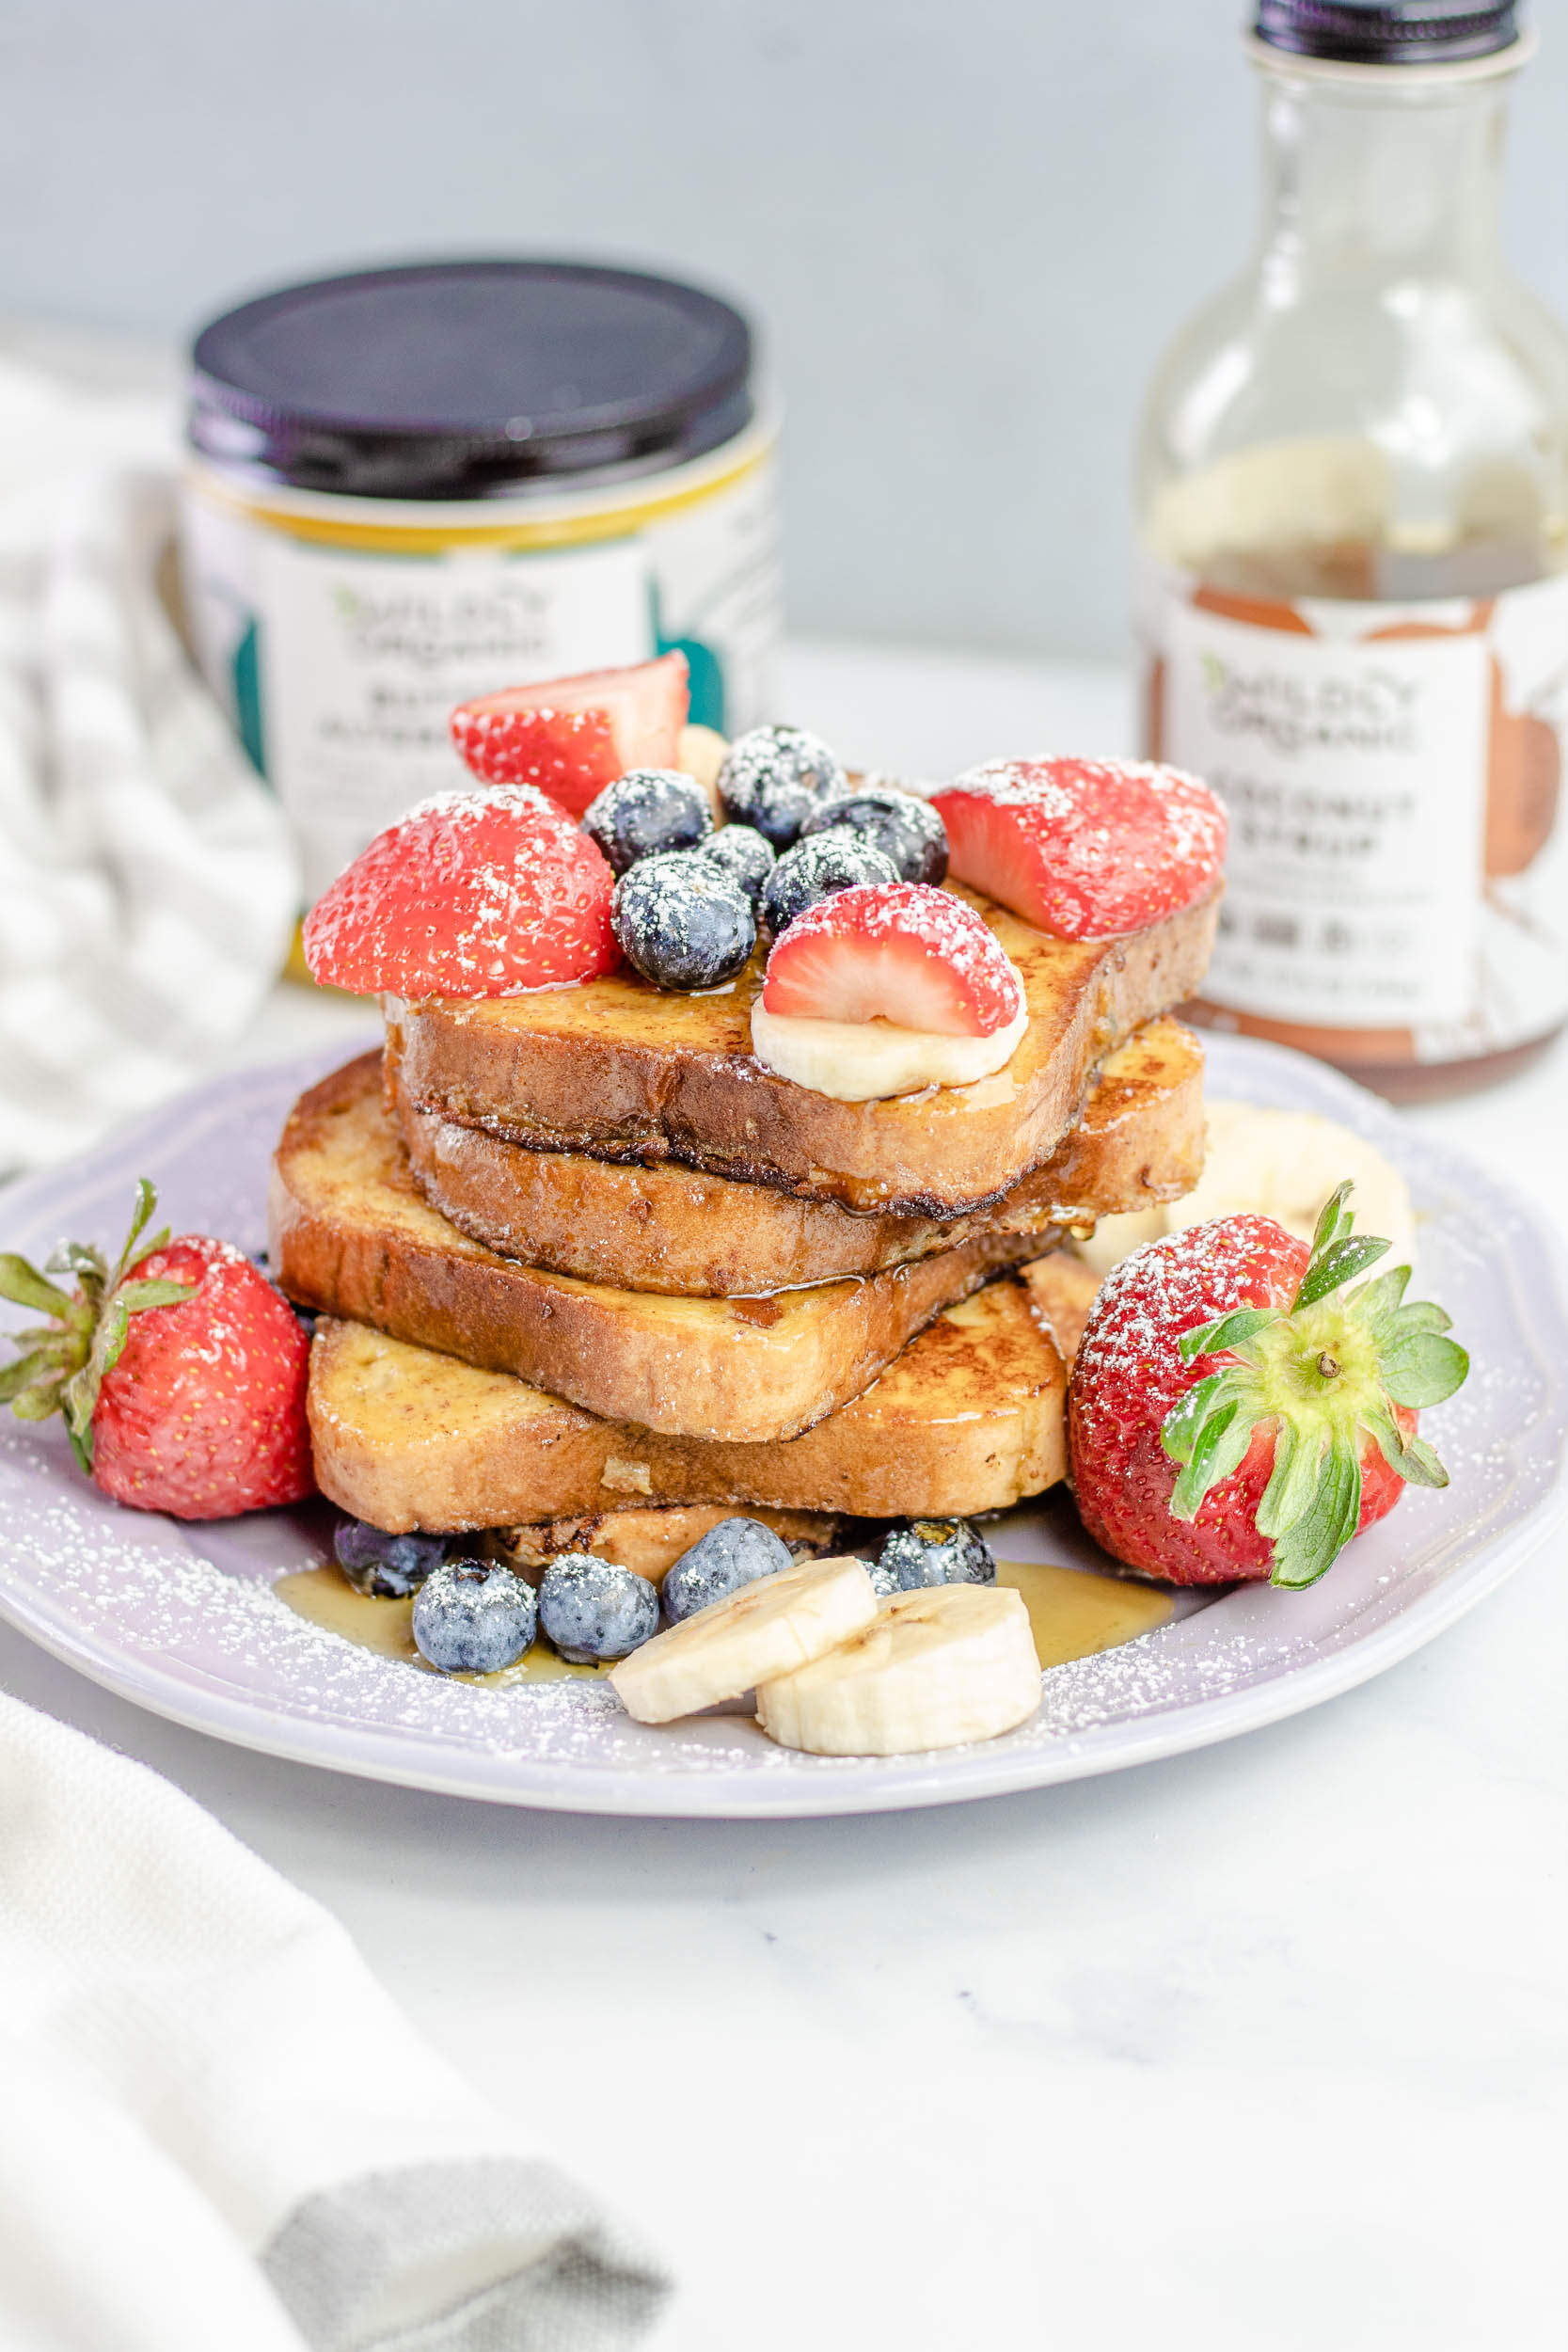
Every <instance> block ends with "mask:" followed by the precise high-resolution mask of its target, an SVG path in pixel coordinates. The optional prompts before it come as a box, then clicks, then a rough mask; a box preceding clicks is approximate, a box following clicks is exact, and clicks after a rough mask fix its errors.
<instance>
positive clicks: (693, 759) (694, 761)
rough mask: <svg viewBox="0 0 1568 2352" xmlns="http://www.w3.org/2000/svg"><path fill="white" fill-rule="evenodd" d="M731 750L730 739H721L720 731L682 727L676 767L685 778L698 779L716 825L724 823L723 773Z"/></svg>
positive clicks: (708, 728)
mask: <svg viewBox="0 0 1568 2352" xmlns="http://www.w3.org/2000/svg"><path fill="white" fill-rule="evenodd" d="M729 748H730V746H729V740H728V739H727V737H725V736H722V735H721V734H720V733H719V730H718V728H717V727H682V729H681V732H680V741H679V744H678V745H677V747H676V751H675V765H676V767H677V768H678V769H680V770H681V771H682V773H683V774H685V775H688V776H692V777H694V778H695V779H696V781H697V782H698V783H699V784H700V785H701V786H702V787H703V790H704V791H705V793H706V794H707V799H708V806H709V807H710V808H711V809H712V811H713V821H714V823H715V824H716V825H721V824H722V823H723V821H724V807H723V803H722V802H721V800H720V798H719V771H720V769H721V768H722V766H723V765H724V755H725V753H726V752H727V751H728V750H729Z"/></svg>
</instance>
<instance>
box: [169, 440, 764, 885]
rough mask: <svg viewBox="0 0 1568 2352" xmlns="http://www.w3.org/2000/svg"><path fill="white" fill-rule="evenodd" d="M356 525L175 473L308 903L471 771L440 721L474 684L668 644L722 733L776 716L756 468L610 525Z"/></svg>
mask: <svg viewBox="0 0 1568 2352" xmlns="http://www.w3.org/2000/svg"><path fill="white" fill-rule="evenodd" d="M462 511H463V517H464V519H465V521H468V520H470V518H471V516H472V513H473V510H472V509H471V508H467V507H466V508H464V509H463V510H462ZM436 512H437V513H438V510H436ZM357 536H358V538H359V539H361V540H363V539H365V538H369V539H370V541H371V544H370V545H369V546H364V545H361V544H350V543H347V542H348V540H349V534H348V533H347V532H345V534H344V538H345V544H334V543H333V542H332V540H331V539H330V538H325V539H324V538H323V537H322V536H321V535H319V532H312V533H311V534H310V535H303V534H300V533H298V532H293V531H291V530H290V529H289V528H288V527H287V522H286V518H283V517H279V516H277V515H276V514H272V513H268V512H263V511H246V510H245V508H244V506H243V505H239V504H236V503H235V502H232V501H227V500H224V499H219V498H214V497H212V496H209V495H207V494H206V493H205V491H204V488H203V485H202V482H201V478H200V477H199V476H198V477H197V479H196V480H195V481H194V482H193V483H192V484H191V485H188V486H187V495H186V497H185V500H184V510H183V520H182V566H183V572H184V580H185V590H186V597H187V602H188V605H189V607H190V612H191V618H192V625H193V630H194V633H195V636H196V638H197V644H198V657H199V659H200V661H201V665H202V669H203V672H204V674H205V675H206V676H207V677H208V679H209V681H210V682H211V683H212V684H213V686H214V689H215V690H216V691H217V692H218V693H219V695H220V697H221V698H222V699H223V700H224V701H225V703H226V704H227V706H228V707H229V709H230V715H231V717H232V718H233V720H234V723H235V724H236V725H237V726H238V728H239V730H240V733H241V735H242V736H243V737H244V739H245V743H246V746H247V748H248V750H249V751H250V754H251V756H252V758H253V759H254V760H255V762H256V764H257V766H258V767H259V768H260V769H261V772H262V773H263V774H264V775H265V776H266V778H267V780H268V781H269V783H271V784H272V785H273V787H274V788H275V789H276V790H277V794H278V796H279V798H280V799H281V800H282V802H283V804H284V806H285V807H286V808H287V810H288V811H289V814H290V816H291V818H293V825H294V830H295V834H296V837H297V839H298V843H299V849H300V855H301V861H302V866H303V870H304V882H305V892H306V898H307V901H308V902H309V900H311V899H314V898H317V897H319V896H320V894H321V892H322V891H323V890H324V889H325V886H326V884H327V883H328V882H330V881H331V880H332V878H333V876H334V875H335V874H337V873H339V872H341V869H342V867H343V866H346V865H347V864H348V862H349V861H350V859H351V858H354V857H356V856H357V854H358V852H359V851H360V850H362V849H363V848H364V846H365V844H366V843H367V842H368V841H369V840H371V839H372V836H373V835H374V834H377V833H379V832H380V831H381V829H382V828H383V827H384V826H385V825H388V824H389V823H391V822H392V821H393V819H394V818H397V817H399V816H401V815H402V814H403V812H404V810H405V809H407V808H409V807H410V806H412V804H413V803H415V802H416V801H419V800H421V799H423V798H424V797H425V796H426V795H427V794H429V793H432V792H438V791H445V790H452V789H456V790H461V789H462V788H463V787H465V785H467V784H468V783H469V782H471V779H470V778H469V776H468V773H467V770H466V769H465V768H464V767H463V766H462V764H461V763H460V761H459V760H458V757H457V755H456V753H455V752H454V751H453V750H452V748H451V740H450V739H449V736H448V732H447V721H448V717H449V715H450V713H451V710H452V708H453V707H454V706H455V705H456V704H458V703H460V702H466V701H467V700H468V699H469V697H470V696H472V695H475V694H485V693H492V692H495V691H497V690H498V689H499V688H502V687H506V686H518V685H526V684H527V683H529V682H530V681H531V680H532V679H536V678H547V677H563V676H567V675H572V674H573V673H575V672H578V671H583V670H599V669H607V668H611V667H614V666H616V665H619V664H621V663H626V662H634V661H644V660H648V659H649V658H650V657H651V656H652V655H654V654H656V653H662V652H666V651H669V650H671V649H672V648H676V649H678V650H679V651H681V652H682V653H684V654H685V655H686V658H687V661H688V664H689V669H690V675H691V717H692V719H693V720H694V721H697V722H700V723H704V724H706V725H710V726H717V727H719V728H721V730H724V731H727V732H731V733H734V732H737V731H739V730H740V729H741V728H743V727H747V726H752V725H754V724H755V723H757V722H758V721H759V720H761V719H762V718H764V717H766V716H767V715H768V694H769V691H770V678H769V675H768V671H769V665H770V661H771V657H772V654H773V650H774V646H775V644H776V641H777V636H778V612H779V582H778V562H777V552H776V546H775V532H774V519H773V491H772V481H771V469H770V467H769V466H768V464H767V463H766V462H765V463H762V464H759V465H757V466H754V467H752V469H749V470H748V471H747V472H745V473H744V474H742V475H741V476H740V477H739V478H738V479H735V480H732V481H730V482H727V483H724V484H722V485H718V486H716V487H715V488H714V489H713V490H712V491H711V492H708V493H707V494H705V495H704V496H702V497H701V498H699V499H693V500H691V501H689V502H687V503H685V504H683V505H682V506H681V508H680V510H679V511H678V512H675V513H672V514H669V515H664V516H658V517H657V519H654V520H650V521H649V522H648V523H646V524H644V525H643V526H642V527H641V528H640V529H637V530H634V531H631V532H626V533H625V534H624V535H622V536H619V537H614V538H609V539H600V540H596V541H595V540H594V539H593V538H592V536H585V539H584V542H583V543H580V544H576V545H565V546H549V547H538V546H521V547H506V546H499V547H498V546H493V545H477V546H476V545H472V544H460V545H455V546H453V547H452V548H450V549H445V550H438V551H436V552H431V553H426V552H419V553H412V554H411V553H408V552H406V551H404V550H403V549H401V548H397V547H395V546H389V547H388V549H387V551H385V552H383V551H382V550H381V549H380V548H377V547H376V546H375V544H374V539H375V533H374V532H373V531H372V532H365V531H364V530H362V529H361V530H360V531H359V532H358V534H357ZM456 536H457V532H455V530H454V537H456Z"/></svg>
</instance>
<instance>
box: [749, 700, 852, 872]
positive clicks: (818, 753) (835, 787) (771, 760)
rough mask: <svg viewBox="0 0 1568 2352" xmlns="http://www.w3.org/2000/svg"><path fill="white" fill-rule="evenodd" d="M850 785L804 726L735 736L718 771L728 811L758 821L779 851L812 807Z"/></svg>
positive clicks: (761, 729) (825, 748) (760, 829)
mask: <svg viewBox="0 0 1568 2352" xmlns="http://www.w3.org/2000/svg"><path fill="white" fill-rule="evenodd" d="M847 788H848V779H847V776H846V775H845V772H844V771H843V769H842V768H841V767H840V766H839V764H838V761H837V760H836V759H835V758H834V757H833V755H832V752H831V751H830V750H829V749H828V746H827V745H826V743H824V742H822V741H820V740H819V739H818V738H817V737H816V736H815V735H808V734H807V733H806V730H805V728H804V727H753V728H752V731H751V733H750V735H740V736H736V739H735V741H734V742H733V743H732V744H731V745H730V748H729V750H728V752H727V753H726V754H725V756H724V764H723V766H722V767H721V769H720V771H719V797H720V799H721V801H722V802H723V803H724V811H725V814H726V815H727V816H729V817H733V818H737V819H738V820H739V822H740V823H741V824H743V825H754V826H755V827H756V829H757V831H758V833H760V834H766V835H767V837H768V840H769V841H770V842H771V843H772V844H773V847H774V849H775V850H787V849H788V847H789V845H790V843H791V842H792V841H793V840H794V839H795V837H796V835H797V834H799V832H800V828H801V826H802V825H803V824H804V823H805V821H806V818H808V817H809V816H811V815H812V813H813V811H814V810H816V809H817V808H819V807H820V806H821V804H822V803H823V802H824V801H825V800H828V799H831V798H832V797H833V796H835V795H837V794H840V793H843V792H845V791H847Z"/></svg>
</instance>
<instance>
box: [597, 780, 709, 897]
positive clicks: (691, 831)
mask: <svg viewBox="0 0 1568 2352" xmlns="http://www.w3.org/2000/svg"><path fill="white" fill-rule="evenodd" d="M582 830H583V832H584V833H585V834H587V835H588V837H589V839H590V841H596V842H597V843H598V845H599V847H600V849H601V850H603V851H604V853H605V855H606V857H607V858H608V859H609V860H610V865H611V866H612V867H613V868H614V870H615V872H616V873H617V874H624V873H625V872H626V868H627V866H635V865H636V863H637V861H638V859H639V858H640V857H651V856H652V854H653V853H654V851H655V850H691V849H695V848H696V846H697V844H698V842H699V841H702V840H705V838H706V836H707V835H708V834H710V833H711V832H712V831H713V811H712V809H711V807H710V806H709V805H708V797H707V794H706V793H705V791H704V790H703V787H702V786H701V785H700V784H699V783H698V782H697V780H696V778H695V776H685V775H682V774H681V773H680V772H679V771H678V770H677V769H674V768H632V769H628V771H627V772H626V774H625V775H624V776H621V777H618V778H617V780H616V781H615V783H614V784H607V785H606V786H605V788H604V790H603V791H602V792H601V793H600V794H599V796H598V798H597V799H596V800H593V801H590V802H589V803H588V807H587V809H586V811H585V812H584V815H583V819H582Z"/></svg>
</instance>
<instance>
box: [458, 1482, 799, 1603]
mask: <svg viewBox="0 0 1568 2352" xmlns="http://www.w3.org/2000/svg"><path fill="white" fill-rule="evenodd" d="M733 1507H734V1506H733V1505H732V1504H730V1503H728V1502H676V1503H667V1504H657V1503H654V1504H645V1505H644V1506H643V1508H642V1509H641V1510H640V1511H624V1510H610V1511H588V1512H584V1513H582V1514H580V1515H579V1516H578V1518H571V1519H542V1520H541V1519H536V1520H534V1521H533V1522H532V1523H531V1525H529V1526H527V1527H498V1528H497V1529H496V1530H495V1531H494V1533H493V1534H491V1536H490V1538H489V1543H488V1547H487V1548H488V1549H489V1551H490V1552H491V1553H492V1554H493V1555H494V1557H496V1558H497V1559H499V1560H504V1561H505V1562H506V1563H507V1565H508V1566H510V1567H514V1568H515V1569H517V1571H518V1572H519V1574H520V1575H523V1576H526V1577H528V1578H529V1580H530V1581H531V1582H533V1583H537V1582H538V1581H539V1578H540V1576H541V1574H542V1573H543V1571H544V1570H545V1569H546V1568H547V1567H548V1565H549V1564H550V1562H551V1561H552V1560H559V1559H560V1558H561V1556H562V1553H563V1552H568V1551H588V1552H592V1553H593V1554H594V1557H595V1559H599V1560H613V1561H614V1563H615V1565H616V1566H617V1567H621V1568H630V1569H631V1570H632V1571H633V1573H634V1574H635V1575H637V1576H645V1577H646V1578H647V1579H648V1580H649V1581H650V1582H651V1583H654V1584H661V1583H662V1582H663V1581H664V1579H665V1577H666V1576H667V1575H668V1574H669V1572H670V1570H671V1569H672V1568H673V1566H674V1565H675V1562H676V1561H677V1560H678V1559H679V1558H680V1557H681V1554H682V1553H683V1552H685V1551H689V1550H690V1549H691V1546H692V1545H693V1544H694V1543H696V1542H697V1540H698V1538H699V1537H700V1536H703V1535H705V1534H707V1533H708V1531H709V1529H710V1528H714V1527H717V1526H718V1524H719V1522H720V1520H721V1519H723V1518H729V1516H730V1513H731V1511H732V1509H733ZM747 1517H748V1518H754V1519H760V1520H761V1521H762V1523H763V1525H764V1526H765V1527H770V1528H771V1529H772V1531H773V1533H774V1534H775V1535H777V1536H778V1537H779V1538H780V1539H781V1541H783V1542H784V1543H786V1544H787V1545H788V1546H789V1548H790V1549H791V1551H793V1552H795V1553H796V1554H797V1555H807V1554H809V1555H810V1556H811V1557H812V1558H814V1559H825V1558H826V1556H827V1555H828V1553H829V1552H831V1551H832V1550H833V1549H834V1548H835V1546H836V1544H837V1542H838V1533H839V1526H840V1521H839V1519H838V1518H836V1517H835V1515H834V1514H833V1513H832V1512H831V1511H775V1510H772V1509H771V1508H770V1507H769V1506H768V1504H767V1503H764V1502H753V1503H752V1504H750V1505H749V1507H748V1510H747Z"/></svg>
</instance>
